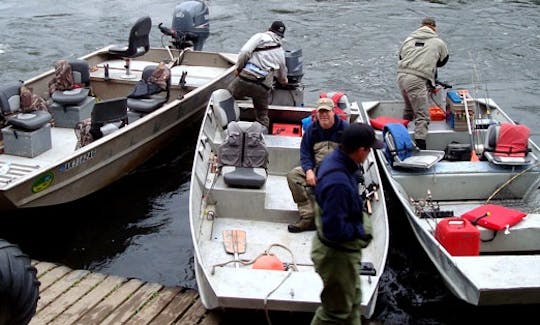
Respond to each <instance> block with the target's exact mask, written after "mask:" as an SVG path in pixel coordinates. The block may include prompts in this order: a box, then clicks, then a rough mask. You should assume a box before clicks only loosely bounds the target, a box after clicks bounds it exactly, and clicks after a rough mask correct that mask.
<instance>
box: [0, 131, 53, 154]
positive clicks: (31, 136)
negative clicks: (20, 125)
mask: <svg viewBox="0 0 540 325" xmlns="http://www.w3.org/2000/svg"><path fill="white" fill-rule="evenodd" d="M2 136H3V137H4V153H5V154H9V155H15V156H21V157H28V158H33V157H35V156H38V155H40V154H42V153H43V152H45V151H47V150H49V149H51V147H52V140H51V125H50V124H46V125H45V126H43V127H41V128H39V129H36V130H32V131H25V130H20V129H16V128H13V127H12V126H7V127H5V128H3V129H2Z"/></svg>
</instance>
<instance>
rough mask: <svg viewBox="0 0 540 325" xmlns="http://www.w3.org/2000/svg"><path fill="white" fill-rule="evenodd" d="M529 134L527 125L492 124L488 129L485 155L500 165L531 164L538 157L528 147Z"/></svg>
mask: <svg viewBox="0 0 540 325" xmlns="http://www.w3.org/2000/svg"><path fill="white" fill-rule="evenodd" d="M529 134H530V130H529V128H528V127H526V126H525V125H519V124H518V125H514V124H510V123H503V124H493V125H490V126H489V127H488V129H487V131H486V139H485V143H484V156H485V157H486V158H487V160H488V161H489V162H490V163H493V164H496V165H499V166H510V167H512V166H523V165H531V164H533V163H535V162H536V160H537V159H538V157H536V156H535V155H534V154H533V153H532V152H531V149H530V148H529V147H528V143H529ZM501 138H502V139H503V140H501Z"/></svg>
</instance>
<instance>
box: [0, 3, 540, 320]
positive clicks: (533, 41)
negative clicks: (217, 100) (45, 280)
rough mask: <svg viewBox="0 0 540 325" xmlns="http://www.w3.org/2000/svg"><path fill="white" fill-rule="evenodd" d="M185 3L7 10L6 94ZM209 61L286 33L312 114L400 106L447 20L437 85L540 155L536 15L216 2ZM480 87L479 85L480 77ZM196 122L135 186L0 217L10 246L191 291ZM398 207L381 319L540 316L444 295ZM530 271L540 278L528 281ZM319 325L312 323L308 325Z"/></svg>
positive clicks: (0, 77)
mask: <svg viewBox="0 0 540 325" xmlns="http://www.w3.org/2000/svg"><path fill="white" fill-rule="evenodd" d="M178 3H179V1H149V0H138V1H133V0H117V1H94V2H90V3H89V2H83V3H79V2H74V1H65V0H58V1H54V2H52V1H46V2H42V1H37V0H26V1H14V0H3V1H2V2H1V3H0V69H1V70H0V84H4V83H7V82H12V81H16V80H19V79H21V80H25V79H28V78H30V77H31V76H33V75H35V74H36V73H38V72H43V71H46V70H48V69H50V68H51V67H52V64H53V62H54V61H56V60H57V59H60V58H75V57H78V56H81V55H84V54H86V53H88V52H90V51H93V50H95V49H97V48H101V47H103V46H105V45H108V44H111V43H119V44H124V43H126V42H127V35H128V31H129V28H130V27H131V25H132V24H133V22H134V21H135V20H136V19H137V18H138V17H140V16H142V15H145V14H148V15H150V16H151V18H152V20H153V25H154V28H153V29H152V33H151V42H152V45H154V46H159V44H160V33H159V30H158V29H157V28H156V26H157V24H158V23H159V22H163V23H164V24H165V25H170V22H171V18H172V12H173V9H174V6H175V5H176V4H178ZM209 3H210V20H211V22H210V23H211V27H210V28H211V34H210V37H209V38H208V40H207V42H206V44H205V49H207V50H217V51H226V52H237V51H238V50H239V48H240V47H241V46H242V44H243V43H244V42H245V41H246V40H247V39H248V38H249V37H250V36H251V35H252V34H253V33H255V32H258V31H262V30H265V29H266V28H267V27H268V25H269V24H270V23H271V21H273V20H275V19H279V20H282V21H284V22H285V24H286V26H287V32H286V36H287V39H286V41H287V46H288V47H289V48H301V49H302V50H303V59H304V73H305V76H304V78H303V81H304V84H305V87H306V93H305V102H306V103H307V104H309V103H313V102H314V101H315V100H316V98H317V97H318V94H319V93H320V92H321V91H332V90H340V91H344V92H345V93H347V95H348V96H349V98H350V99H353V100H360V101H362V100H377V99H399V98H400V96H399V94H398V93H397V92H396V89H397V88H396V84H395V66H396V53H397V49H398V46H399V43H400V42H401V41H402V40H403V39H404V38H405V37H406V36H407V35H408V34H409V33H410V32H411V31H412V30H414V29H416V28H417V27H418V24H419V21H420V20H421V18H422V17H423V16H425V15H430V16H434V17H436V18H437V25H438V32H439V34H440V35H441V36H442V38H443V39H444V40H445V41H446V42H447V43H448V46H449V49H450V61H449V63H448V64H447V65H446V66H445V67H443V68H442V69H440V70H439V79H441V80H445V81H447V82H449V83H451V84H453V85H454V86H455V87H462V88H468V89H470V90H471V91H473V93H475V94H476V96H480V97H484V96H488V97H491V98H493V99H494V100H495V101H496V102H497V103H498V104H499V105H500V106H501V107H503V109H505V111H507V112H508V113H509V114H510V115H511V116H512V117H513V118H514V119H515V120H516V121H518V122H520V123H523V124H525V125H527V126H529V127H530V128H531V132H532V137H533V139H534V140H535V141H536V142H537V143H540V131H539V130H538V129H536V127H537V125H539V123H540V114H539V113H538V112H539V110H540V96H539V92H538V89H540V27H539V26H540V14H539V12H540V10H539V7H540V1H500V0H499V1H487V0H480V1H472V0H469V1H405V0H394V1H391V0H379V1H306V0H290V1H276V0H266V1H260V0H243V1H233V0H222V1H217V0H212V1H210V2H209ZM474 70H476V71H477V76H478V78H476V79H477V81H475V82H473V79H474V78H473V71H474ZM197 122H198V121H194V123H191V125H190V126H189V127H186V130H185V132H184V133H183V135H182V136H181V137H180V138H179V139H177V140H176V141H175V142H174V143H173V144H172V145H171V146H169V147H168V148H167V149H166V150H164V151H163V152H162V153H161V154H160V155H159V156H157V157H156V158H155V159H153V160H151V161H150V162H149V163H148V164H146V165H145V166H143V167H142V168H140V169H139V170H138V171H137V172H135V173H133V174H132V175H130V176H128V177H125V178H124V179H122V180H121V181H119V182H117V183H116V184H114V185H112V186H110V187H108V188H107V189H104V190H102V191H100V192H98V193H96V194H94V195H91V196H89V197H88V198H85V199H83V200H80V201H77V202H74V203H72V204H67V205H64V206H61V207H55V208H42V209H34V210H28V211H22V212H12V213H6V214H3V215H2V218H1V219H2V220H1V221H0V237H2V238H6V239H8V240H10V241H12V242H16V243H18V244H20V245H21V247H22V248H23V250H24V251H25V252H27V253H28V254H29V255H31V257H32V258H35V259H38V260H46V261H56V262H59V263H63V264H66V265H68V266H71V267H73V268H86V269H90V270H95V271H101V272H106V273H112V274H118V275H122V276H133V277H139V278H141V279H143V280H147V281H152V282H160V283H163V284H165V285H181V286H187V287H195V279H194V272H193V265H192V262H193V258H192V248H191V239H190V237H189V236H190V235H189V222H188V216H187V213H188V208H187V204H188V191H189V176H190V169H191V159H192V157H191V156H192V153H193V152H192V150H193V149H192V147H193V144H194V142H195V137H196V133H197V128H198V126H197V124H198V123H197ZM394 202H395V200H390V201H389V202H388V203H389V211H390V213H391V232H392V239H391V251H390V254H389V261H388V268H387V270H385V274H384V279H383V280H384V281H383V283H382V285H381V288H380V295H379V303H378V305H377V309H376V314H375V318H376V319H378V320H380V321H382V322H384V323H387V324H458V323H468V322H470V321H471V320H472V319H476V318H477V317H481V319H483V320H484V321H485V322H489V321H491V322H493V321H496V322H497V323H501V322H503V321H506V322H512V323H519V322H520V321H522V320H525V319H529V318H532V317H535V316H536V313H534V314H533V312H534V311H535V310H534V309H535V307H537V306H524V307H518V306H512V307H497V308H478V307H472V306H469V305H467V304H465V303H462V302H460V301H458V300H457V299H456V298H454V297H453V296H452V294H451V293H449V292H448V290H447V289H446V288H445V287H444V284H443V283H442V280H441V278H440V277H439V275H438V274H437V272H436V270H435V268H434V267H433V266H432V264H431V263H430V262H429V260H428V259H427V257H426V256H425V254H424V253H423V251H422V249H421V247H420V246H419V245H418V244H417V243H416V241H415V239H414V236H413V235H412V233H411V232H410V230H409V229H408V224H407V223H406V219H405V216H404V215H402V213H401V212H400V209H399V207H396V206H395V205H394ZM532 271H534V270H532ZM308 318H309V317H308Z"/></svg>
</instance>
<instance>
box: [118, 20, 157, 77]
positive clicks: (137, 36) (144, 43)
mask: <svg viewBox="0 0 540 325" xmlns="http://www.w3.org/2000/svg"><path fill="white" fill-rule="evenodd" d="M151 28H152V20H151V19H150V17H149V16H145V17H141V18H139V19H137V21H136V22H135V24H133V27H131V31H130V32H129V41H128V45H127V46H125V45H112V46H111V47H109V50H108V51H109V53H110V54H112V55H115V56H119V57H121V58H123V59H124V60H125V63H126V64H125V68H126V74H125V75H123V76H122V78H126V79H132V78H135V75H133V74H131V71H130V68H129V65H130V61H131V59H132V58H136V57H139V56H142V55H144V54H145V53H146V52H148V50H149V49H150V39H149V35H150V29H151Z"/></svg>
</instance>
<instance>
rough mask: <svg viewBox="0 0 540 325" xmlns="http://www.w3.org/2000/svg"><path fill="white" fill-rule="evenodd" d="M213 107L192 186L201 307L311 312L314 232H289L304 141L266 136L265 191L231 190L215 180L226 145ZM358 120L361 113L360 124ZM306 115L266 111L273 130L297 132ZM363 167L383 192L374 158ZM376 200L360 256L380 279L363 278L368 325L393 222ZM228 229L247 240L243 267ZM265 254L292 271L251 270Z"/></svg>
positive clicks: (315, 285)
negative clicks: (292, 184)
mask: <svg viewBox="0 0 540 325" xmlns="http://www.w3.org/2000/svg"><path fill="white" fill-rule="evenodd" d="M212 105H213V104H212V102H210V103H209V107H208V109H207V111H206V113H205V116H204V118H203V122H202V125H201V130H200V133H199V138H198V141H197V145H196V148H195V156H194V161H193V170H192V178H191V186H190V206H189V211H190V225H191V232H192V239H193V246H194V256H195V258H194V264H195V275H196V279H197V286H198V291H199V295H200V297H201V301H202V302H203V305H204V306H205V307H206V308H207V309H215V308H242V309H259V310H282V311H296V312H314V311H315V310H316V308H317V307H318V306H320V292H321V290H322V281H321V278H320V276H319V275H318V274H317V273H316V272H315V269H314V267H313V262H312V261H311V257H310V251H311V241H312V239H313V236H314V234H315V232H314V231H306V232H302V233H296V234H293V233H290V232H288V231H287V225H288V224H290V223H293V222H295V221H296V220H297V219H298V211H297V207H296V204H294V202H293V200H292V195H291V193H290V190H289V188H288V185H287V181H286V175H287V172H288V171H289V170H290V169H292V168H293V167H295V166H296V165H297V164H298V163H299V147H300V140H301V137H293V136H287V135H273V134H270V135H265V141H266V146H267V149H268V151H269V167H268V177H267V180H266V183H265V185H263V187H262V188H261V189H245V188H233V187H229V186H228V185H226V184H225V183H224V181H223V176H222V175H220V174H218V173H217V171H218V168H217V165H216V157H217V156H216V150H217V148H218V146H219V144H220V143H222V141H223V139H224V138H223V131H222V129H221V127H217V125H216V122H215V121H216V116H215V115H214V114H213V110H212ZM249 105H250V104H249V103H248V104H246V103H245V102H239V106H240V107H243V108H245V109H246V110H243V112H244V113H249V112H250V110H252V107H251V108H250V106H249ZM357 112H358V107H357V106H356V115H355V116H358V114H357ZM309 114H311V108H304V107H286V106H276V105H271V106H270V111H269V115H270V119H271V121H273V122H274V123H296V124H297V125H300V123H301V122H300V121H301V119H302V118H303V117H306V116H308V115H309ZM245 115H246V116H249V114H245ZM241 120H244V119H243V117H242V116H241ZM244 121H245V120H244ZM365 164H366V165H365V168H366V170H367V172H366V179H367V181H368V182H369V181H373V182H375V183H377V184H379V185H381V183H380V178H379V173H378V169H377V166H376V163H375V157H374V156H373V155H371V156H370V157H369V159H368V161H367V162H366V163H365ZM369 166H371V167H369ZM368 167H369V168H368ZM377 193H378V195H379V196H378V200H376V201H375V200H374V201H373V203H372V209H373V213H372V223H373V226H374V234H375V235H374V237H375V239H374V240H373V242H372V243H371V244H370V245H369V246H368V248H366V249H364V250H363V254H362V260H363V261H366V262H372V263H373V265H374V268H375V269H376V274H375V275H371V276H367V275H362V276H360V281H361V284H362V306H361V311H362V313H363V315H364V316H365V317H368V318H369V317H370V316H371V315H372V314H373V312H374V309H375V305H376V300H377V292H378V291H377V288H378V281H379V279H380V278H381V275H382V272H383V271H384V266H385V263H386V256H387V250H388V220H387V215H386V205H385V200H384V193H383V191H382V188H379V190H378V191H377ZM231 229H240V230H243V231H245V233H246V251H245V253H243V254H240V255H239V260H240V261H241V262H234V261H233V260H234V257H233V256H232V255H230V254H228V253H227V252H226V250H225V249H224V236H223V233H224V232H225V231H227V230H231ZM265 252H271V253H272V254H275V255H276V256H277V257H278V258H279V259H280V260H281V261H282V262H283V263H284V264H285V265H286V266H287V267H288V269H287V270H286V271H280V270H270V269H254V268H253V267H252V263H253V262H254V261H255V259H256V258H257V257H258V256H260V254H263V253H265ZM235 264H236V265H235ZM293 265H295V266H296V267H295V268H293V267H292V266H293ZM236 266H238V267H236ZM295 269H296V270H295Z"/></svg>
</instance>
